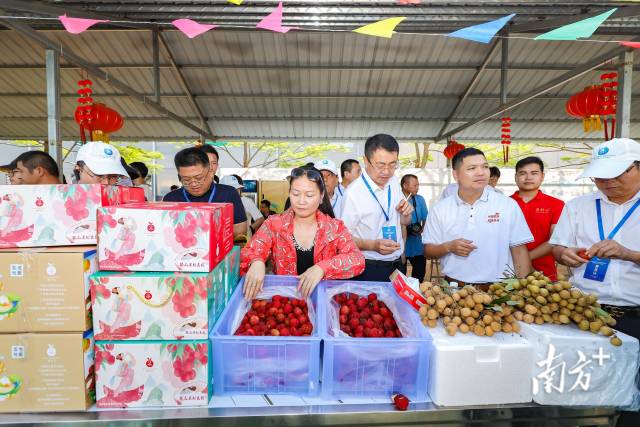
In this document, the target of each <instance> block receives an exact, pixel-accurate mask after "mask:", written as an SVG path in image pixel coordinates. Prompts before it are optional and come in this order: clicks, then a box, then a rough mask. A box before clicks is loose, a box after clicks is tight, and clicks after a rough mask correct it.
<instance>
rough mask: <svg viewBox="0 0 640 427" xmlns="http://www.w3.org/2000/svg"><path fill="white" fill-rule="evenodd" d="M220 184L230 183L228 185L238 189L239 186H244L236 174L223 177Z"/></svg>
mask: <svg viewBox="0 0 640 427" xmlns="http://www.w3.org/2000/svg"><path fill="white" fill-rule="evenodd" d="M220 184H223V185H228V186H230V187H233V188H235V189H236V190H237V189H238V188H244V185H242V184H240V183H239V182H238V178H236V177H235V176H233V175H227V176H225V177H223V178H222V179H221V180H220Z"/></svg>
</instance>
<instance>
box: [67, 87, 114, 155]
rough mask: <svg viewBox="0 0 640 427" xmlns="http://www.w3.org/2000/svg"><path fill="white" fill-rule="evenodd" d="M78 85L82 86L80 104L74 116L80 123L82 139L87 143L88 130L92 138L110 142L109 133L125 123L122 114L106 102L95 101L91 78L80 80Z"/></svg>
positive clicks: (79, 93) (79, 90) (79, 91)
mask: <svg viewBox="0 0 640 427" xmlns="http://www.w3.org/2000/svg"><path fill="white" fill-rule="evenodd" d="M78 85H79V86H80V89H78V95H79V96H80V97H79V98H78V104H80V105H78V107H76V112H75V114H74V118H75V120H76V123H78V125H80V139H81V140H82V142H83V143H86V142H87V137H86V135H85V131H88V132H89V133H90V134H91V139H92V140H94V141H104V142H109V134H110V133H113V132H117V131H118V130H120V129H121V128H122V126H123V125H124V120H123V119H122V116H121V115H120V113H118V112H117V111H115V110H113V109H111V108H109V107H107V106H106V105H104V104H101V103H96V104H94V103H93V98H92V97H91V95H92V93H93V91H92V90H91V86H92V85H93V83H92V82H91V80H80V81H79V82H78Z"/></svg>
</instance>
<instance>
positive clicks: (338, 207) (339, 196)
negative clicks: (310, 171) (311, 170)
mask: <svg viewBox="0 0 640 427" xmlns="http://www.w3.org/2000/svg"><path fill="white" fill-rule="evenodd" d="M315 167H316V169H318V170H319V171H320V173H321V174H322V178H323V179H324V187H325V188H326V189H327V196H329V201H330V202H331V208H332V209H333V214H334V215H335V216H336V218H340V217H342V201H343V199H344V191H343V190H342V188H340V186H339V185H338V184H340V181H338V168H337V167H336V164H335V163H334V162H333V161H331V160H329V159H324V160H320V161H319V162H317V163H315Z"/></svg>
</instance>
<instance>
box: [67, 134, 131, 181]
mask: <svg viewBox="0 0 640 427" xmlns="http://www.w3.org/2000/svg"><path fill="white" fill-rule="evenodd" d="M73 174H74V178H75V180H74V181H75V183H76V184H105V185H116V184H118V181H119V180H121V179H123V178H129V173H128V171H127V169H125V167H124V166H123V165H122V160H121V157H120V152H119V151H118V149H117V148H115V147H114V146H113V145H110V144H105V143H104V142H88V143H86V144H84V145H83V146H82V147H80V149H79V150H78V154H77V155H76V165H75V166H74V168H73Z"/></svg>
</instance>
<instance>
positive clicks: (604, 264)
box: [582, 257, 611, 282]
mask: <svg viewBox="0 0 640 427" xmlns="http://www.w3.org/2000/svg"><path fill="white" fill-rule="evenodd" d="M610 262H611V260H610V259H608V258H598V257H593V258H591V260H590V261H589V262H588V263H587V268H585V270H584V276H582V277H584V278H585V279H589V280H594V281H596V282H604V276H606V274H607V269H608V268H609V263H610Z"/></svg>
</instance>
